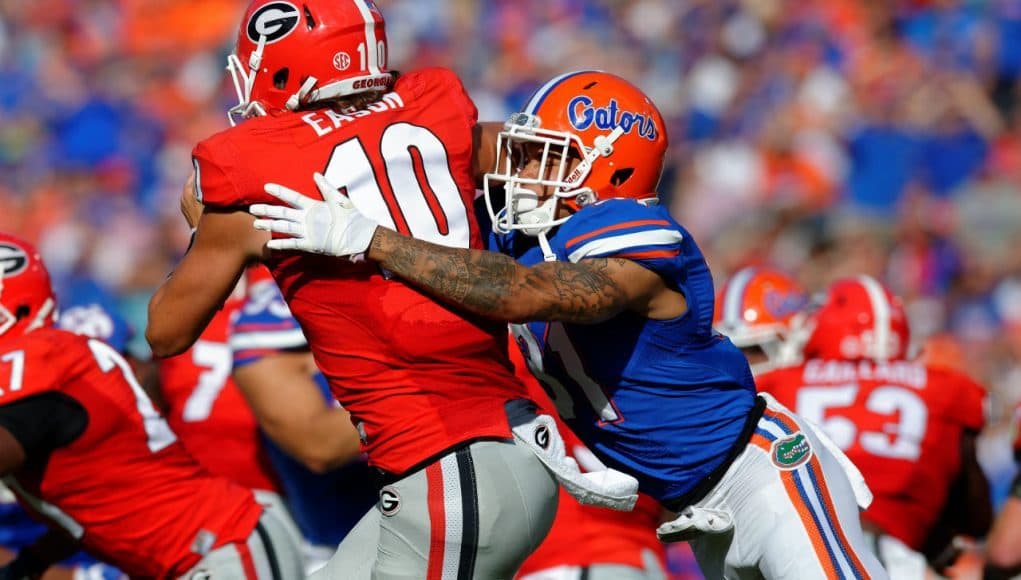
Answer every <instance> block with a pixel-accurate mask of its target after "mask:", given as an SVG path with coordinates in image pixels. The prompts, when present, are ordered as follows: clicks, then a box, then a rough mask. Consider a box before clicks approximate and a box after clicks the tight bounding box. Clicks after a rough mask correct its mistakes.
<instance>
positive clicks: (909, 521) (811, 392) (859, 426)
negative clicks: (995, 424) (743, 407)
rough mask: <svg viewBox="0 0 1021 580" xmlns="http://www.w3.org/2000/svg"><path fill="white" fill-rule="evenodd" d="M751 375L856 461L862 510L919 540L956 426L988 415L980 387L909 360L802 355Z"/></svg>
mask: <svg viewBox="0 0 1021 580" xmlns="http://www.w3.org/2000/svg"><path fill="white" fill-rule="evenodd" d="M755 382H756V383H757V385H758V387H759V389H760V390H761V391H764V392H767V393H770V394H772V395H773V396H774V397H776V398H777V399H778V400H779V401H780V402H781V403H783V404H784V405H787V406H788V407H790V408H791V409H794V410H796V412H797V413H798V414H799V415H801V416H802V417H804V418H805V419H807V420H809V421H812V422H814V423H815V424H817V425H819V426H821V427H822V428H823V429H824V430H825V432H826V434H827V435H829V436H830V438H831V439H832V440H833V442H834V443H836V444H837V445H838V446H839V447H840V448H841V449H843V450H844V452H845V453H847V456H848V457H849V458H850V459H851V461H853V462H854V464H855V465H857V466H858V469H860V470H861V472H862V475H863V476H864V477H865V481H866V482H867V483H868V485H869V487H870V488H871V489H872V492H873V494H874V495H875V500H874V501H873V503H872V506H871V507H870V508H869V509H868V510H867V511H866V512H865V513H864V514H863V516H862V517H863V518H864V519H866V520H868V521H871V522H872V523H874V524H875V525H877V526H878V527H879V528H880V529H881V530H883V531H884V532H885V533H887V534H889V535H891V536H894V537H896V538H898V539H899V540H901V541H902V542H904V543H905V544H907V545H908V546H910V547H911V548H913V549H915V550H919V549H921V547H922V543H923V542H924V541H925V538H926V536H927V535H928V533H929V531H930V529H931V528H932V526H933V524H934V523H935V521H936V519H937V518H938V517H939V514H940V512H941V510H942V508H943V505H944V504H945V502H946V500H947V495H948V492H949V488H950V485H951V484H952V483H953V481H954V479H955V478H956V477H957V475H958V473H959V471H960V468H961V454H960V452H959V449H960V441H961V437H962V435H963V433H964V432H965V431H972V432H978V431H979V430H981V429H982V427H983V425H984V424H985V415H984V398H985V391H984V389H982V387H980V386H979V385H978V384H976V383H975V382H973V381H972V380H971V379H969V378H968V377H967V376H965V375H963V374H961V373H958V372H956V371H953V370H949V369H936V368H932V367H926V366H924V365H921V364H918V363H913V362H907V361H896V362H889V363H879V362H870V361H854V362H851V361H840V360H809V361H807V362H805V363H804V364H802V365H799V366H795V367H790V368H785V369H779V370H775V371H773V372H770V373H767V374H765V375H763V376H761V377H757V378H756V380H755Z"/></svg>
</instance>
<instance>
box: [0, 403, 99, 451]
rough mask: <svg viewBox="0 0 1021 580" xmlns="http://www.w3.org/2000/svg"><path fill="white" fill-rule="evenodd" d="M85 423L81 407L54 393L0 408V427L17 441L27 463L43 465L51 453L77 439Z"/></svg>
mask: <svg viewBox="0 0 1021 580" xmlns="http://www.w3.org/2000/svg"><path fill="white" fill-rule="evenodd" d="M88 424H89V415H88V412H87V411H86V410H85V407H83V406H82V404H81V403H79V402H78V401H76V400H74V399H73V398H71V397H70V396H68V395H66V394H64V393H58V392H56V391H50V392H46V393H42V394H39V395H33V396H31V397H27V398H25V399H22V400H20V401H16V402H14V403H10V404H7V405H3V406H0V427H3V428H4V429H7V430H8V431H10V432H11V435H13V436H14V438H15V439H17V440H18V443H20V444H21V446H22V447H23V448H24V449H25V455H26V457H28V463H29V464H39V463H40V462H41V463H45V462H46V460H47V458H48V457H49V455H50V453H52V452H53V451H54V450H56V449H59V448H61V447H65V446H67V445H70V444H71V443H73V442H74V440H75V439H77V438H78V437H80V436H81V434H82V433H84V432H85V428H86V427H88Z"/></svg>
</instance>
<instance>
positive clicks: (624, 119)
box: [567, 95, 659, 141]
mask: <svg viewBox="0 0 1021 580" xmlns="http://www.w3.org/2000/svg"><path fill="white" fill-rule="evenodd" d="M567 115H568V119H569V120H570V121H571V126H572V127H574V128H575V129H577V130H579V131H585V130H587V129H589V128H590V127H592V125H595V126H596V127H598V128H599V129H603V130H605V131H612V130H614V129H616V128H617V127H620V128H621V129H623V130H624V133H625V134H628V135H630V134H631V133H632V132H634V131H635V130H637V131H638V136H639V137H642V138H645V139H648V140H649V141H655V140H656V139H657V138H658V137H659V128H658V127H656V121H655V120H653V119H652V117H647V116H645V115H643V114H641V113H634V112H631V111H622V110H620V104H618V103H617V100H616V99H610V104H609V105H608V106H606V107H594V106H592V99H591V98H590V97H586V96H585V95H579V96H577V97H574V98H573V99H571V102H570V103H568V105H567Z"/></svg>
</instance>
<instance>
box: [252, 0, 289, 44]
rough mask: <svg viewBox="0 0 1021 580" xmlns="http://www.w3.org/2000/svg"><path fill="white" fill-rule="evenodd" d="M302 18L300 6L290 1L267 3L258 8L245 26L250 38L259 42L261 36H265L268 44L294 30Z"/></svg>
mask: <svg viewBox="0 0 1021 580" xmlns="http://www.w3.org/2000/svg"><path fill="white" fill-rule="evenodd" d="M300 18H301V13H300V12H299V11H298V7H297V6H295V5H294V4H291V3H290V2H272V3H270V4H267V5H265V6H263V7H262V8H259V9H258V10H256V11H255V12H254V13H253V14H252V17H251V18H250V19H249V20H248V26H247V27H246V28H245V30H246V32H247V33H248V40H251V41H252V42H254V43H258V42H259V38H260V37H262V36H265V37H266V44H273V43H274V42H276V41H278V40H280V39H282V38H284V37H285V36H287V35H288V34H290V33H291V32H293V31H294V29H295V28H296V27H297V26H298V20H300Z"/></svg>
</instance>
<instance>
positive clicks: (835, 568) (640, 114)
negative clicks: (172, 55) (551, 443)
mask: <svg viewBox="0 0 1021 580" xmlns="http://www.w3.org/2000/svg"><path fill="white" fill-rule="evenodd" d="M483 142H484V141H483ZM495 145H496V151H495V152H492V151H490V152H485V151H479V152H478V154H479V155H480V157H483V156H487V155H488V156H494V157H495V158H496V159H497V163H496V169H495V171H494V172H493V173H490V174H488V175H486V176H485V180H484V182H483V184H482V185H483V189H484V191H485V196H486V202H487V206H488V213H489V214H490V217H491V219H492V226H493V232H494V233H493V235H492V236H491V240H490V249H491V250H493V251H492V252H484V251H479V250H468V249H456V248H446V247H442V246H438V245H433V244H429V243H426V242H422V241H419V240H414V239H412V238H410V237H407V236H404V235H401V234H400V233H397V232H394V231H391V230H388V229H385V228H382V227H379V226H378V224H376V223H374V222H372V221H371V220H369V219H367V218H365V217H364V216H363V215H362V214H361V213H360V212H358V210H357V208H355V207H354V205H353V204H352V203H351V202H350V201H349V200H348V199H347V198H346V197H345V196H344V195H342V194H341V193H340V192H339V191H335V190H333V188H332V187H330V185H329V184H328V183H326V181H325V179H324V178H322V176H316V183H317V185H318V186H319V189H320V192H321V193H322V194H323V197H324V198H325V200H326V201H318V200H313V199H310V198H308V197H306V196H304V195H302V194H300V193H298V192H294V191H291V190H288V189H286V188H284V187H281V186H279V185H273V184H270V185H267V188H266V191H267V192H269V193H271V194H273V195H274V196H276V197H277V198H279V199H280V200H281V201H283V202H285V203H286V204H288V206H290V207H281V206H266V205H256V206H252V208H251V209H250V211H251V212H252V213H253V214H255V215H256V216H258V217H261V218H264V219H261V220H258V221H257V222H256V227H257V228H259V229H267V230H270V231H272V232H274V233H276V234H283V235H285V236H289V237H283V238H277V239H274V240H273V241H271V242H270V243H269V247H270V248H272V249H276V250H295V249H297V250H304V251H310V252H316V253H321V254H327V255H333V256H348V257H351V258H352V259H369V260H373V261H375V262H377V263H378V264H379V265H380V267H382V268H383V269H384V271H386V272H389V273H390V274H392V275H395V276H397V277H399V278H401V279H402V280H404V281H405V282H408V283H411V284H413V285H415V286H418V287H419V288H421V289H422V290H424V291H426V292H428V293H430V294H432V295H434V296H437V297H438V298H441V299H443V300H446V301H448V302H449V303H450V304H452V305H454V306H455V307H459V308H462V309H465V310H467V311H469V312H472V313H474V314H476V315H480V316H485V317H489V318H496V319H502V320H506V321H508V322H512V323H518V324H516V325H515V326H514V332H515V335H516V336H517V339H518V344H519V346H520V347H521V348H522V350H523V351H524V354H525V358H526V360H527V361H528V362H529V364H530V367H531V369H532V371H533V372H534V373H535V375H536V376H537V377H538V378H539V379H540V380H541V381H542V382H543V383H544V384H545V385H546V387H547V389H548V390H549V391H550V393H551V395H552V396H553V398H554V401H555V402H556V403H557V405H558V409H559V411H560V413H561V415H562V416H563V417H564V419H565V420H566V421H567V422H568V424H569V425H570V426H571V428H572V429H573V430H574V431H575V432H576V433H577V434H578V435H579V437H580V438H581V439H582V440H583V441H584V442H585V444H586V445H587V446H588V447H589V448H590V449H591V450H592V451H593V452H594V453H596V455H598V456H599V458H600V459H602V460H603V461H604V462H605V463H606V464H607V465H609V466H610V467H614V468H616V469H619V470H621V471H624V472H627V473H629V474H631V475H633V476H635V477H636V478H637V479H638V480H639V482H640V484H641V489H642V491H644V492H646V493H648V494H649V495H651V496H653V497H654V498H656V499H657V500H659V501H660V502H661V503H662V504H663V505H664V506H665V507H667V508H669V509H671V510H673V511H676V512H678V513H679V514H680V516H679V517H678V519H677V520H675V521H672V522H668V523H666V524H664V525H663V526H661V527H660V529H659V531H658V532H659V535H660V538H661V539H663V540H665V541H677V540H690V541H691V544H692V547H693V549H694V551H695V554H696V557H697V558H698V560H699V564H700V566H701V567H702V569H703V572H704V573H705V574H706V576H707V577H709V578H723V577H727V578H746V577H747V578H759V577H763V576H764V577H766V578H884V577H886V574H885V572H884V571H883V570H882V568H881V567H880V565H879V563H878V562H877V561H876V559H875V558H874V556H872V555H871V553H870V552H869V551H868V550H867V548H866V546H865V544H864V539H863V537H862V532H861V526H860V522H859V518H858V509H859V506H862V507H864V506H866V505H867V504H868V502H869V499H870V498H869V497H868V495H869V494H868V490H867V488H866V487H865V486H864V482H863V481H862V480H861V478H860V474H858V473H857V471H856V470H855V469H854V468H853V466H852V465H850V463H849V462H848V461H847V460H846V458H845V457H844V456H843V454H842V453H841V452H840V451H839V450H837V449H836V448H835V447H834V446H833V445H832V444H831V443H829V441H828V440H827V439H825V437H824V436H822V435H821V434H819V433H817V432H816V431H815V430H813V429H812V428H811V427H810V426H808V425H807V424H805V423H804V422H803V421H802V420H801V419H800V418H798V417H797V416H795V415H793V414H792V413H790V412H789V411H788V410H787V409H785V408H784V407H783V406H781V405H779V404H778V403H776V402H775V401H773V400H771V399H770V398H769V397H768V396H757V395H756V393H755V384H754V381H753V378H752V374H751V372H750V370H749V367H748V363H747V361H746V359H745V358H744V356H743V355H742V354H741V352H740V351H739V350H738V349H737V348H736V347H735V346H734V345H733V344H732V343H731V342H730V341H729V340H728V339H727V338H726V337H724V336H722V335H720V334H718V333H715V332H713V330H712V322H713V308H714V305H713V300H714V291H713V283H712V277H711V275H710V272H709V268H708V266H707V264H706V262H705V259H704V258H703V256H702V253H701V251H700V250H699V248H698V246H697V245H696V244H695V242H694V240H693V239H692V238H691V236H690V234H689V233H688V232H687V231H686V230H685V229H684V228H683V227H682V226H681V225H680V224H678V223H677V221H675V220H674V218H673V217H672V216H671V215H670V214H669V213H668V211H667V209H666V208H663V207H659V206H658V205H656V204H655V203H652V202H653V201H654V200H655V198H656V194H655V193H654V192H655V188H656V186H657V184H658V181H659V177H660V174H661V172H662V168H663V157H664V154H665V151H666V147H667V137H666V127H665V125H664V122H663V119H662V117H661V115H660V113H659V111H658V110H657V109H656V107H655V106H654V105H653V104H652V102H651V101H650V100H649V99H648V97H646V95H644V94H643V93H642V92H641V91H640V90H638V89H637V88H635V87H634V86H632V85H631V84H629V83H628V82H626V81H624V80H623V79H620V78H618V77H615V76H613V75H609V74H606V73H601V72H592V71H582V72H575V73H569V74H565V75H561V76H559V77H557V78H555V79H553V80H551V81H550V82H548V83H546V84H545V85H544V86H543V87H542V88H541V89H540V90H539V91H538V92H536V94H535V95H534V96H533V97H532V99H531V100H530V102H529V103H528V106H527V108H526V109H525V111H524V112H522V113H518V114H516V115H514V116H512V117H511V118H510V120H509V121H508V122H507V123H506V124H505V126H504V128H503V130H502V131H501V132H500V133H499V136H498V138H497V139H496V143H495ZM482 147H484V145H483V146H482ZM500 189H502V190H503V200H502V201H501V200H499V199H498V195H499V192H498V190H500ZM422 193H424V194H425V195H426V196H427V197H428V191H427V188H423V189H422ZM422 193H417V192H415V193H410V192H409V193H404V195H412V194H418V195H421V194H422ZM395 194H397V195H401V194H402V193H401V192H395ZM427 201H428V200H427ZM430 205H431V206H432V205H434V204H430ZM436 217H437V220H438V222H437V223H441V222H442V216H436ZM267 218H268V219H267ZM497 252H498V253H497ZM536 435H538V434H536ZM535 439H536V440H538V441H539V442H540V443H541V437H535Z"/></svg>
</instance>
